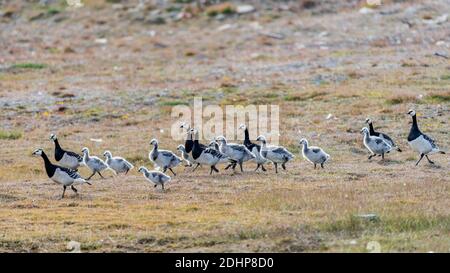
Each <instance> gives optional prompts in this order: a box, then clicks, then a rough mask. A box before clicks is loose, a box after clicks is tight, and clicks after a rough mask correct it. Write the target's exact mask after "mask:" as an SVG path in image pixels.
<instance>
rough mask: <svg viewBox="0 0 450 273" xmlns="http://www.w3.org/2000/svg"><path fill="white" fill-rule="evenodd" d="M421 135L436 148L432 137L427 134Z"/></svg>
mask: <svg viewBox="0 0 450 273" xmlns="http://www.w3.org/2000/svg"><path fill="white" fill-rule="evenodd" d="M422 136H423V138H424V139H425V140H427V141H428V142H430V144H431V147H433V148H437V147H436V143H435V141H434V139H432V138H431V137H429V136H427V135H425V134H422Z"/></svg>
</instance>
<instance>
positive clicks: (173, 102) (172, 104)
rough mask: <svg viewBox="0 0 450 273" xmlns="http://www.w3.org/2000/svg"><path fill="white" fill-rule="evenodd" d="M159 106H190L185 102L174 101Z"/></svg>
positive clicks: (164, 102)
mask: <svg viewBox="0 0 450 273" xmlns="http://www.w3.org/2000/svg"><path fill="white" fill-rule="evenodd" d="M159 105H161V106H177V105H189V104H188V103H187V102H185V101H180V100H173V101H163V102H161V103H160V104H159Z"/></svg>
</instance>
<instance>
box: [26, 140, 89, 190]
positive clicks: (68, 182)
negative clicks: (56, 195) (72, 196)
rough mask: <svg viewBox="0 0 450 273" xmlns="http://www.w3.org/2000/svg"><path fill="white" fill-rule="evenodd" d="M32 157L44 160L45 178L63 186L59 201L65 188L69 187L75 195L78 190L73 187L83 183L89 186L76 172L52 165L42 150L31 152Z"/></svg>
mask: <svg viewBox="0 0 450 273" xmlns="http://www.w3.org/2000/svg"><path fill="white" fill-rule="evenodd" d="M33 155H35V156H41V157H42V158H43V159H44V164H45V171H46V172H47V176H48V177H49V178H50V179H51V180H53V181H54V182H56V183H58V184H61V185H63V193H62V196H61V199H62V198H64V194H65V193H66V188H67V187H68V186H70V188H71V189H72V191H74V192H75V193H77V192H78V190H77V189H76V188H75V187H74V185H79V184H84V183H86V184H89V185H90V183H89V182H87V181H86V180H85V179H83V178H82V177H81V175H80V174H79V173H78V172H76V171H74V170H71V169H68V168H65V167H61V166H58V165H54V164H52V163H51V162H50V160H49V159H48V157H47V155H46V154H45V152H44V151H43V150H42V149H37V150H35V151H34V152H33Z"/></svg>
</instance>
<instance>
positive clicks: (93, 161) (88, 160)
mask: <svg viewBox="0 0 450 273" xmlns="http://www.w3.org/2000/svg"><path fill="white" fill-rule="evenodd" d="M81 152H82V153H83V161H84V164H86V166H88V167H89V169H91V171H92V174H91V176H89V177H88V178H87V179H86V180H89V179H91V177H93V176H94V175H95V174H96V173H98V174H99V175H100V177H101V178H104V177H103V175H102V174H101V173H100V172H101V171H103V170H105V169H107V168H108V165H106V163H105V162H104V161H103V160H101V159H100V158H98V157H96V156H91V155H89V149H88V148H86V147H84V148H83V149H82V150H81Z"/></svg>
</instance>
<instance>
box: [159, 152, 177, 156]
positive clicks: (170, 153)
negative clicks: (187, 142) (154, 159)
mask: <svg viewBox="0 0 450 273" xmlns="http://www.w3.org/2000/svg"><path fill="white" fill-rule="evenodd" d="M160 153H161V154H162V155H163V156H165V157H170V156H173V155H174V154H173V153H172V152H169V151H162V152H160Z"/></svg>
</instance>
